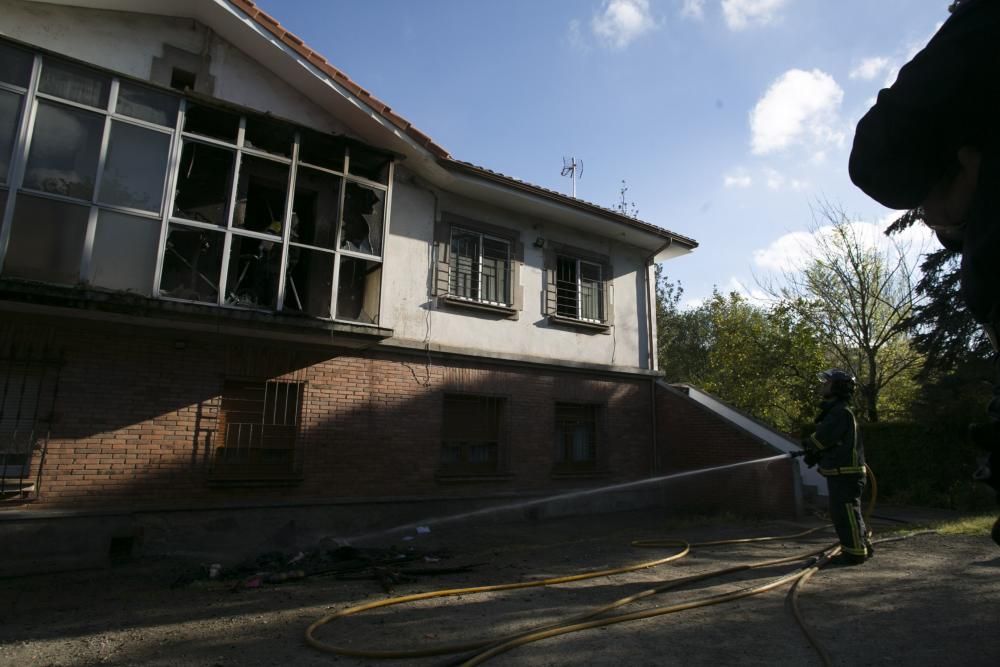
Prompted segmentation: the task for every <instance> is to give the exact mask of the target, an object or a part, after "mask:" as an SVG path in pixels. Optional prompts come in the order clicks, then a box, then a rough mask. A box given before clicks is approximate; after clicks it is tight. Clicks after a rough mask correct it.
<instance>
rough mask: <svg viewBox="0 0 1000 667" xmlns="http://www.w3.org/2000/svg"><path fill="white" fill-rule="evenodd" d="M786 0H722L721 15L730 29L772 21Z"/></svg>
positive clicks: (744, 27) (740, 28)
mask: <svg viewBox="0 0 1000 667" xmlns="http://www.w3.org/2000/svg"><path fill="white" fill-rule="evenodd" d="M786 4H788V0H722V15H723V16H724V17H725V19H726V25H727V26H729V29H730V30H744V29H746V28H749V27H751V26H757V25H766V24H768V23H772V22H773V21H774V20H775V19H776V18H777V15H778V10H780V9H781V8H782V7H784V6H785V5H786Z"/></svg>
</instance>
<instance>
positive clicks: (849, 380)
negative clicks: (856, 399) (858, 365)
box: [816, 368, 857, 397]
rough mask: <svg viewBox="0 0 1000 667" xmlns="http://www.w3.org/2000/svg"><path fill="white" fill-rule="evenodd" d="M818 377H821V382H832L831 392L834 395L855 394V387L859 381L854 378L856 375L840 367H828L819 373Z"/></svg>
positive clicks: (847, 395)
mask: <svg viewBox="0 0 1000 667" xmlns="http://www.w3.org/2000/svg"><path fill="white" fill-rule="evenodd" d="M816 377H817V378H819V381H820V382H824V383H825V382H829V383H830V393H831V394H833V395H834V396H845V397H850V396H853V395H854V389H855V387H857V381H856V380H855V379H854V376H853V375H851V374H850V373H848V372H847V371H842V370H840V369H839V368H828V369H827V370H825V371H822V372H820V373H817V374H816Z"/></svg>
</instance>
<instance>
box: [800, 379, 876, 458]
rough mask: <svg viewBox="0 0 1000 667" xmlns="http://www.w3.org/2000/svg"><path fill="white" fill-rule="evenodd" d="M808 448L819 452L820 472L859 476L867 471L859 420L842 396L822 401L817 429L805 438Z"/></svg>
mask: <svg viewBox="0 0 1000 667" xmlns="http://www.w3.org/2000/svg"><path fill="white" fill-rule="evenodd" d="M803 444H805V446H806V449H807V450H812V451H813V452H818V454H819V473H820V474H821V475H826V476H829V475H856V474H864V472H865V453H864V447H863V446H862V444H861V434H860V433H858V428H857V420H855V418H854V413H853V412H851V409H850V408H849V407H847V401H846V400H845V399H843V398H839V397H838V398H831V399H829V400H827V401H823V404H822V411H821V412H820V413H819V417H817V418H816V431H815V432H814V433H813V434H812V435H810V436H809V437H808V438H806V441H805V443H803Z"/></svg>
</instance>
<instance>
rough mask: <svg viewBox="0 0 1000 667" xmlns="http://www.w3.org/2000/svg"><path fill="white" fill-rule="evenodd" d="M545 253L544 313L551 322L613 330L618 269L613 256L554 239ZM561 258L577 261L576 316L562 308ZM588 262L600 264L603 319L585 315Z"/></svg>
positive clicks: (590, 329)
mask: <svg viewBox="0 0 1000 667" xmlns="http://www.w3.org/2000/svg"><path fill="white" fill-rule="evenodd" d="M543 256H544V268H545V277H544V285H543V287H544V293H543V300H542V314H543V315H545V316H546V318H547V320H548V322H549V324H552V325H556V326H562V327H568V328H571V329H576V330H579V331H581V332H587V333H601V334H610V333H611V330H612V329H613V328H614V269H613V267H612V266H611V262H610V259H609V258H608V257H607V256H604V255H599V254H597V253H594V252H590V251H587V250H583V249H580V248H576V247H573V246H569V245H565V244H562V243H558V242H552V241H546V245H545V250H544V251H543ZM560 260H568V261H571V262H574V271H575V274H576V278H575V283H576V284H575V288H574V293H575V301H576V307H575V310H576V316H569V315H567V314H563V313H560V312H559V308H560V305H559V295H560V284H559V283H560V280H559V275H558V274H559V263H560ZM585 265H587V266H593V267H596V268H597V269H598V271H599V272H600V281H599V285H600V287H599V289H600V298H599V301H598V304H597V305H598V309H599V310H600V311H601V314H602V316H603V317H602V319H593V318H585V317H582V316H581V314H582V313H581V308H582V303H583V289H584V286H583V277H582V271H581V267H582V266H585Z"/></svg>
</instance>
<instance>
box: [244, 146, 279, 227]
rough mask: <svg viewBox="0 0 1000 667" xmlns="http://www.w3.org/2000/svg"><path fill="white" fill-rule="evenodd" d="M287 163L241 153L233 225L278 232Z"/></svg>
mask: <svg viewBox="0 0 1000 667" xmlns="http://www.w3.org/2000/svg"><path fill="white" fill-rule="evenodd" d="M287 193H288V165H284V164H281V163H280V162H272V161H271V160H265V159H262V158H257V157H253V156H250V155H246V154H244V155H243V157H242V159H241V160H240V178H239V180H238V181H237V183H236V208H235V210H234V211H233V227H235V228H238V229H246V230H249V231H252V232H260V233H262V234H273V235H274V236H279V237H280V236H281V233H282V220H283V219H284V217H285V195H286V194H287Z"/></svg>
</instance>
